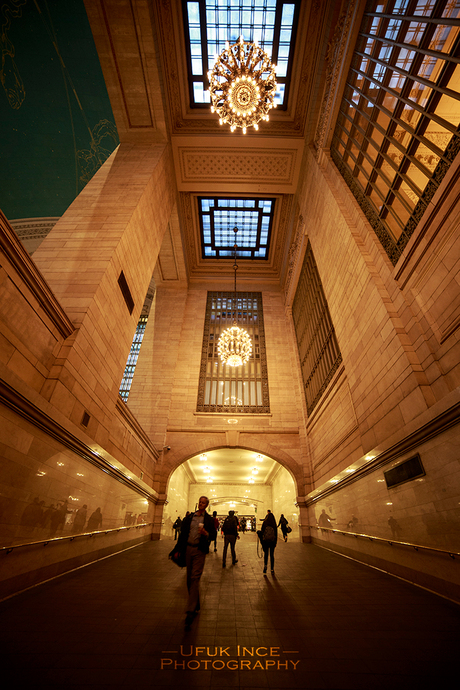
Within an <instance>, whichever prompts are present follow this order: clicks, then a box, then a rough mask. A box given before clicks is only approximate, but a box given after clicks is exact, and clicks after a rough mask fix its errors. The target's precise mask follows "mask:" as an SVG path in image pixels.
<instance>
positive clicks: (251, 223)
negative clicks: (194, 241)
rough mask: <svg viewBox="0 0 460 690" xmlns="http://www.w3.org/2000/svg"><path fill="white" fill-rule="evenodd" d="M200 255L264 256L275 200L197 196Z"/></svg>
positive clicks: (258, 257) (230, 256) (256, 257)
mask: <svg viewBox="0 0 460 690" xmlns="http://www.w3.org/2000/svg"><path fill="white" fill-rule="evenodd" d="M198 205H199V214H200V226H201V246H202V254H203V258H204V259H206V258H214V259H219V258H224V259H226V258H233V256H234V253H235V249H234V246H235V234H234V232H233V228H234V227H237V228H238V238H237V244H238V250H237V257H239V258H241V259H267V258H268V250H269V246H270V233H271V228H272V224H273V213H274V208H275V199H239V198H225V199H221V198H215V197H200V198H199V199H198Z"/></svg>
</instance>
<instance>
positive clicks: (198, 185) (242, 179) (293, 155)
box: [173, 138, 303, 194]
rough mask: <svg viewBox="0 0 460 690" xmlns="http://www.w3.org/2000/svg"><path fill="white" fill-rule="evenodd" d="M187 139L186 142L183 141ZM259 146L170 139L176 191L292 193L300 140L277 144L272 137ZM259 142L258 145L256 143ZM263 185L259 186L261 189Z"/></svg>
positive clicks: (300, 148)
mask: <svg viewBox="0 0 460 690" xmlns="http://www.w3.org/2000/svg"><path fill="white" fill-rule="evenodd" d="M185 141H187V143H185ZM257 143H258V144H259V146H257V147H255V146H253V147H248V146H246V147H245V148H240V147H238V146H235V145H233V146H232V147H230V146H228V147H227V146H215V147H214V148H213V147H212V142H211V141H209V142H208V144H207V145H206V146H190V139H187V140H182V141H181V140H179V138H176V139H175V140H174V142H173V150H174V158H175V163H176V176H177V185H178V189H179V191H200V190H203V191H205V192H206V193H213V192H219V191H224V190H227V192H228V191H229V190H231V189H233V190H235V191H236V190H237V189H238V191H242V192H247V193H249V194H257V193H259V192H260V191H265V192H268V193H270V191H272V192H274V191H276V192H283V193H286V194H293V193H294V192H295V189H296V186H297V181H298V173H299V168H300V162H301V155H302V154H301V151H302V148H303V141H302V140H299V141H291V142H289V146H288V147H287V146H286V142H283V146H277V145H276V144H278V141H277V142H274V141H273V140H259V141H258V142H257ZM260 144H262V145H260ZM262 187H263V189H262Z"/></svg>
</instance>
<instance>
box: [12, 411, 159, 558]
mask: <svg viewBox="0 0 460 690" xmlns="http://www.w3.org/2000/svg"><path fill="white" fill-rule="evenodd" d="M0 456H1V458H2V462H1V465H0V546H6V547H9V546H16V545H18V544H24V543H28V542H34V541H40V540H44V539H49V538H53V537H65V536H71V535H77V534H82V533H87V532H92V531H97V530H110V529H114V528H119V527H123V526H130V525H135V524H138V523H140V522H149V521H151V520H152V506H153V504H152V503H151V502H150V501H149V500H148V499H147V497H146V495H143V494H142V493H139V492H137V491H136V490H135V489H134V488H133V487H132V486H130V485H129V483H125V482H123V481H119V480H118V479H117V478H116V475H120V477H121V476H122V475H123V476H125V477H132V475H131V474H130V472H129V471H128V470H127V469H126V468H124V467H123V466H122V465H121V463H119V462H117V461H116V460H115V459H113V458H111V459H110V461H109V463H108V464H107V466H106V467H105V468H104V467H103V466H102V459H101V466H97V465H96V464H94V463H92V462H90V461H89V460H87V459H85V458H83V457H81V455H79V454H78V453H76V452H72V450H71V449H69V448H67V447H66V446H64V445H63V444H62V443H59V441H57V440H55V439H53V438H52V437H50V436H49V435H48V434H45V433H44V432H42V431H40V430H38V429H36V428H34V427H33V425H32V424H28V423H26V422H24V421H23V420H21V419H18V418H17V417H16V416H15V415H14V414H13V413H12V412H11V411H10V410H8V409H5V408H3V407H1V408H0ZM107 460H108V458H107ZM109 465H110V466H109ZM136 481H137V483H138V485H139V487H140V488H141V489H144V490H145V491H146V493H148V492H150V489H149V487H148V486H147V485H146V484H144V482H143V481H142V480H140V479H137V480H136Z"/></svg>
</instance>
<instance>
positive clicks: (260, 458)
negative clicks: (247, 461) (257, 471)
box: [256, 453, 263, 462]
mask: <svg viewBox="0 0 460 690" xmlns="http://www.w3.org/2000/svg"><path fill="white" fill-rule="evenodd" d="M256 460H257V462H262V460H263V457H262V456H261V454H260V453H259V455H256Z"/></svg>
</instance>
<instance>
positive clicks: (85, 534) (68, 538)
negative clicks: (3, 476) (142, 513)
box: [0, 522, 153, 554]
mask: <svg viewBox="0 0 460 690" xmlns="http://www.w3.org/2000/svg"><path fill="white" fill-rule="evenodd" d="M149 525H153V522H141V523H140V524H139V525H129V526H123V527H114V528H113V529H102V530H98V531H96V532H81V534H68V535H66V536H64V537H51V538H49V539H40V540H39V541H26V542H24V543H23V544H13V545H10V546H2V547H0V551H3V552H5V553H7V554H8V553H11V551H13V550H14V549H20V548H22V547H23V546H39V545H40V544H43V546H47V545H48V544H51V543H52V542H58V541H73V540H74V539H79V538H80V537H94V536H96V535H97V534H110V532H123V531H126V532H127V531H129V530H130V529H139V528H140V527H148V526H149Z"/></svg>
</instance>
